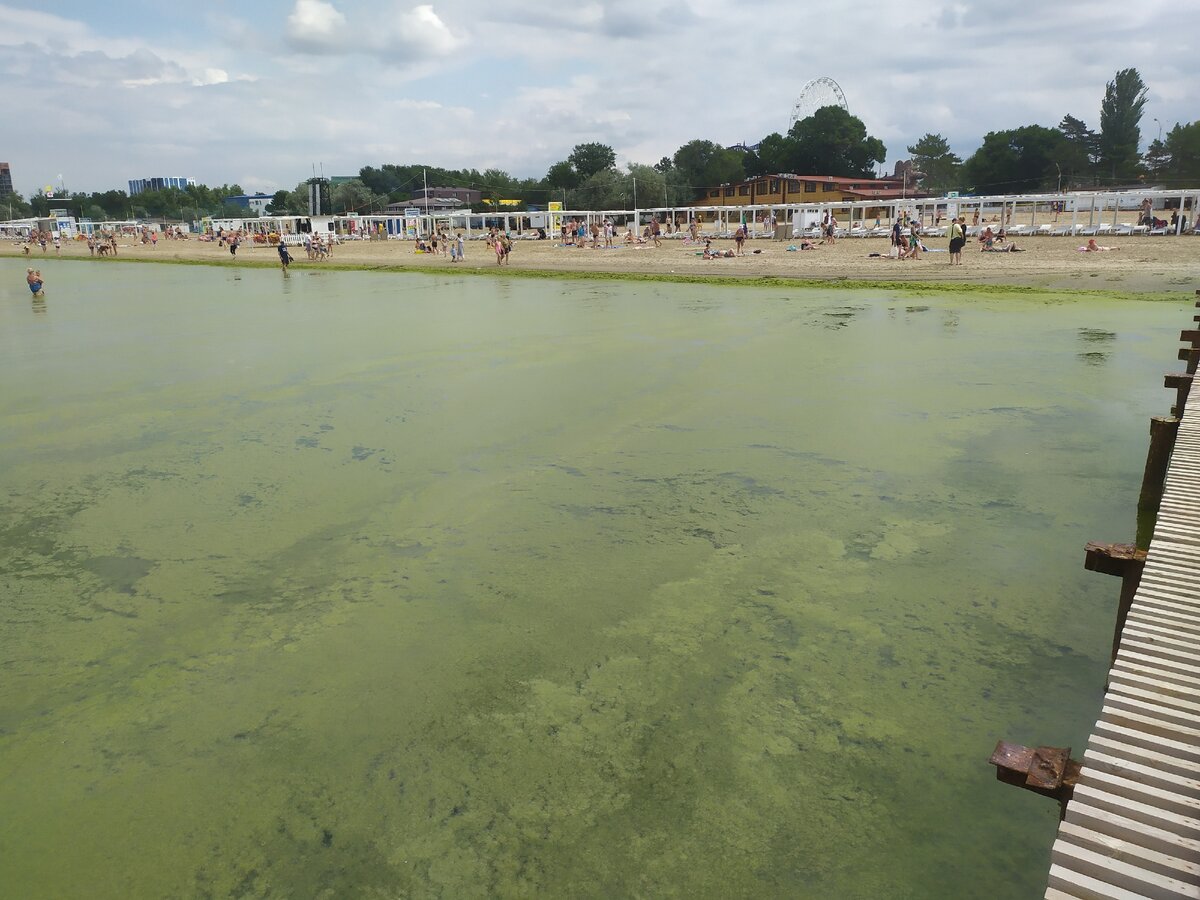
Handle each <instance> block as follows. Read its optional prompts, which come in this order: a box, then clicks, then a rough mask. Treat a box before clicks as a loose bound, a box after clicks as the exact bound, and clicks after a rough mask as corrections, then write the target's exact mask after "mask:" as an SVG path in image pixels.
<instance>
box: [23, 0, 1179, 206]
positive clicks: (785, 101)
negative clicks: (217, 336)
mask: <svg viewBox="0 0 1200 900" xmlns="http://www.w3.org/2000/svg"><path fill="white" fill-rule="evenodd" d="M1194 2H1195V0H1185V2H1180V0H1172V2H1166V0H1135V2H1132V3H1131V2H1128V0H1122V2H1115V0H1089V2H1079V3H1077V2H1066V0H1040V2H1024V0H1009V2H1003V0H996V2H976V0H969V2H967V0H963V2H943V0H922V2H921V3H916V4H913V3H895V2H892V3H875V2H870V0H859V2H853V3H851V2H847V0H839V2H833V0H807V2H799V0H733V2H730V0H494V2H479V0H433V2H432V3H423V2H418V3H413V2H411V0H277V2H257V3H252V2H236V3H234V2H226V0H203V2H193V0H169V2H168V0H153V2H151V0H117V2H112V0H88V2H76V0H63V2H58V3H45V2H37V3H27V2H8V3H4V2H2V0H0V23H2V25H0V76H2V78H3V86H2V90H0V116H2V117H3V121H4V122H5V128H4V133H3V136H2V137H0V160H5V161H8V162H10V163H11V164H12V169H13V180H14V184H15V187H16V188H17V189H18V190H19V191H21V192H22V193H23V194H25V195H26V196H28V195H29V194H30V193H31V192H32V191H33V190H35V189H37V188H40V187H41V186H43V185H47V184H55V185H57V184H58V183H59V179H60V176H61V179H62V182H63V183H64V184H65V185H66V187H67V188H68V189H69V190H80V191H95V190H107V189H109V188H114V187H116V188H122V189H124V188H126V187H127V182H128V181H129V179H131V178H145V177H151V176H167V175H183V176H190V177H194V178H196V179H198V180H199V181H201V182H202V183H206V184H210V185H220V184H233V183H237V184H240V185H242V187H243V188H245V189H246V190H250V191H254V190H261V191H266V192H272V191H275V190H277V189H279V188H288V189H290V188H292V187H294V186H295V185H296V184H297V182H299V181H301V180H303V179H304V178H307V177H308V176H309V175H311V174H312V172H313V167H314V166H316V167H318V168H319V169H323V171H324V173H325V174H327V175H342V174H354V173H356V172H357V171H358V170H359V169H360V168H361V167H362V166H364V165H376V166H377V165H380V164H382V163H386V162H395V163H425V164H431V165H441V166H445V167H447V168H478V169H480V170H482V169H486V168H500V169H504V170H505V171H508V172H510V173H511V174H513V175H516V176H520V177H525V176H533V177H541V176H542V175H544V174H545V173H546V170H547V168H548V167H549V166H550V165H551V164H552V163H554V162H556V161H558V160H561V159H564V158H565V157H566V156H567V155H568V154H569V153H570V151H571V148H572V147H573V146H574V145H575V144H577V143H581V142H587V141H600V142H602V143H605V144H608V145H610V146H612V147H613V148H614V149H615V150H616V152H617V157H618V162H619V163H621V164H624V163H626V162H640V163H647V164H652V163H654V162H657V161H658V160H659V159H660V158H662V157H663V156H669V155H671V154H673V153H674V152H675V150H676V149H677V148H678V147H679V146H680V145H681V144H683V143H686V142H687V141H689V140H692V139H693V138H705V139H708V140H713V141H716V142H718V143H721V144H732V143H736V142H738V141H746V142H753V141H755V140H757V139H759V138H761V137H762V136H764V135H766V134H769V133H771V132H773V131H779V132H784V131H786V130H787V128H788V125H789V119H790V116H791V111H792V107H793V104H794V103H795V102H796V100H797V98H798V96H799V94H800V92H801V88H802V87H803V86H804V85H805V83H806V82H808V81H809V80H810V79H814V78H817V77H820V76H827V77H831V78H833V79H835V80H836V81H837V82H838V83H839V84H840V85H841V88H842V90H843V91H844V93H845V96H846V98H847V101H848V104H849V109H850V111H851V113H853V114H854V115H856V116H858V117H859V118H860V119H862V120H863V122H864V123H865V124H866V126H867V130H868V133H870V134H873V135H875V136H876V137H878V138H880V139H881V140H882V141H883V142H884V143H885V144H886V145H887V148H888V162H887V167H888V170H889V171H890V170H891V166H892V164H893V163H894V161H895V160H897V159H902V158H904V157H905V156H906V155H907V154H906V152H905V147H906V145H908V144H910V143H912V142H913V141H915V140H916V139H917V138H919V137H920V136H921V135H923V134H925V133H927V132H934V133H940V134H942V135H944V136H945V137H946V138H947V139H948V140H949V141H950V144H951V146H952V147H953V148H954V149H955V150H956V151H957V152H959V153H960V154H962V155H964V156H965V155H968V154H970V153H971V152H972V151H973V150H974V149H975V148H976V147H977V146H978V145H979V143H980V141H981V139H982V137H983V135H984V134H985V133H987V132H988V131H995V130H1001V129H1005V128H1012V127H1017V126H1020V125H1026V124H1034V123H1036V124H1041V125H1047V126H1054V125H1057V124H1058V122H1059V121H1060V120H1061V118H1062V116H1063V115H1064V114H1065V113H1070V114H1072V115H1074V116H1076V117H1078V118H1081V119H1083V120H1084V121H1086V122H1087V123H1088V124H1089V125H1091V126H1092V127H1093V128H1096V129H1098V128H1099V124H1100V122H1099V118H1100V112H1099V110H1100V100H1101V98H1102V97H1103V94H1104V86H1105V82H1107V81H1108V80H1110V79H1111V78H1112V76H1113V74H1114V73H1115V72H1116V71H1117V70H1118V69H1120V68H1125V67H1128V66H1134V67H1137V68H1138V70H1139V71H1140V72H1141V74H1142V78H1143V79H1144V80H1145V82H1146V84H1147V86H1148V87H1149V89H1150V95H1149V103H1148V104H1147V106H1146V111H1145V116H1144V118H1143V121H1142V131H1143V146H1144V145H1145V143H1146V142H1147V141H1148V140H1150V139H1153V138H1154V137H1155V136H1156V135H1157V133H1158V124H1157V123H1156V122H1155V121H1154V120H1155V119H1158V120H1159V122H1161V123H1162V127H1163V129H1164V131H1165V130H1169V129H1170V127H1171V126H1172V125H1173V124H1174V123H1176V122H1189V121H1193V120H1195V119H1198V118H1200V91H1197V90H1196V88H1195V85H1196V83H1197V78H1198V77H1200V76H1198V75H1197V68H1198V66H1200V16H1197V15H1196V13H1197V12H1198V11H1200V10H1198V9H1197V8H1196V7H1195V6H1193V5H1192V4H1193V3H1194ZM1189 7H1190V9H1189Z"/></svg>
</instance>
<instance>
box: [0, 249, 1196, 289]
mask: <svg viewBox="0 0 1200 900" xmlns="http://www.w3.org/2000/svg"><path fill="white" fill-rule="evenodd" d="M796 243H798V242H796ZM1082 243H1083V240H1081V239H1079V238H1060V237H1031V238H1019V239H1018V245H1019V246H1020V247H1022V248H1023V249H1024V250H1025V252H1024V253H980V252H978V245H977V244H975V243H974V242H972V243H971V244H970V245H968V247H967V249H966V251H965V252H964V254H963V260H964V262H963V265H962V266H961V267H951V266H950V265H949V254H948V253H944V252H934V253H928V254H924V255H923V256H922V258H921V259H919V260H892V259H889V258H887V252H888V249H889V243H888V241H887V239H886V238H844V239H842V240H840V241H838V243H837V244H836V245H835V246H832V247H826V246H822V247H819V248H818V249H815V250H808V251H793V252H789V251H788V250H787V247H788V246H789V244H788V243H781V242H777V241H770V240H755V241H750V242H748V243H747V249H746V251H745V255H744V256H741V257H736V258H733V259H711V260H706V259H702V258H701V257H700V255H699V248H698V247H695V246H693V245H690V244H684V243H683V242H682V241H680V240H678V239H674V240H664V241H663V244H662V247H660V248H654V247H652V246H647V247H640V246H639V247H620V248H617V249H611V250H605V249H600V250H593V249H590V248H588V249H580V248H576V247H564V246H561V245H559V244H558V242H556V241H549V240H547V241H517V242H516V243H515V245H514V249H513V252H512V256H511V258H510V265H509V266H506V267H505V268H508V269H511V271H512V272H513V273H514V274H518V273H521V274H530V273H535V272H536V273H603V274H616V275H634V276H651V277H653V276H665V277H671V276H675V277H699V278H704V279H713V280H719V279H725V278H731V279H746V278H784V279H798V280H806V281H807V280H814V281H853V282H863V281H866V282H881V283H882V282H888V283H891V282H901V283H913V284H914V286H916V285H919V284H922V283H935V282H937V283H945V284H963V285H968V284H973V285H992V286H1003V285H1011V286H1018V287H1038V288H1046V289H1051V290H1101V291H1113V292H1119V293H1138V294H1142V293H1177V292H1188V293H1190V292H1191V291H1192V290H1193V289H1195V288H1200V237H1191V236H1184V237H1144V236H1137V237H1107V238H1104V239H1103V241H1102V243H1103V244H1105V245H1107V246H1110V247H1113V248H1115V249H1113V250H1112V251H1110V252H1106V253H1080V252H1079V251H1078V250H1077V248H1078V247H1079V246H1080V245H1081V244H1082ZM946 244H947V241H946V239H944V238H933V239H930V240H929V241H928V245H929V246H930V247H936V248H938V249H939V250H940V249H943V248H944V247H945V246H946ZM714 245H715V246H719V247H720V248H722V249H725V248H729V249H732V248H733V242H732V241H717V242H714ZM118 246H119V255H118V256H117V257H115V259H116V260H118V261H120V260H130V259H135V260H156V261H162V262H170V261H180V262H206V263H212V264H214V265H247V264H249V265H278V257H277V255H276V252H275V250H274V248H271V247H268V246H266V245H254V244H251V243H244V244H243V245H242V246H241V247H240V248H239V250H238V254H237V257H236V258H233V257H231V256H230V254H229V252H228V250H226V249H224V248H221V247H218V245H217V244H215V243H208V242H201V241H198V240H196V239H194V238H193V239H191V240H187V241H167V240H160V241H159V242H158V246H157V247H151V246H150V245H142V244H134V243H132V239H129V238H126V239H125V240H124V241H123V242H122V241H118ZM871 254H880V256H871ZM23 255H24V254H23V250H22V246H21V244H19V243H18V244H13V243H11V242H6V243H4V244H3V245H2V246H0V256H23ZM61 256H62V257H70V258H87V257H88V250H87V246H86V245H85V244H84V243H83V242H79V241H72V242H68V243H67V244H65V245H64V246H63V249H62V252H61ZM293 256H295V257H297V260H296V263H297V267H299V268H309V267H312V268H330V269H336V268H345V267H350V268H375V267H386V268H389V269H393V268H394V269H397V270H408V269H411V270H417V271H431V270H432V271H442V272H452V271H460V270H469V271H483V270H496V269H497V266H496V257H495V254H494V253H493V252H492V251H491V250H490V249H489V248H488V247H487V246H486V245H485V244H484V243H483V242H482V241H470V242H468V243H467V249H466V260H465V261H464V262H461V263H455V264H452V263H451V262H450V258H449V257H448V256H432V255H428V254H422V253H415V252H414V251H413V245H412V243H411V242H409V241H348V242H345V243H342V244H340V245H338V247H337V249H336V251H335V254H334V256H333V258H331V259H328V260H323V261H319V262H309V261H308V260H306V259H304V257H303V251H299V252H297V251H296V250H293ZM54 257H55V252H54V248H53V247H50V248H49V250H48V251H47V252H46V253H43V252H42V251H41V250H40V249H39V248H38V247H36V246H35V247H33V248H31V251H30V256H29V260H30V263H29V264H30V265H32V266H34V267H36V266H37V265H38V261H39V260H41V259H53V258H54ZM111 259H112V257H105V258H97V259H96V260H95V262H96V263H97V264H99V265H103V264H105V263H107V262H109V261H110V260H111Z"/></svg>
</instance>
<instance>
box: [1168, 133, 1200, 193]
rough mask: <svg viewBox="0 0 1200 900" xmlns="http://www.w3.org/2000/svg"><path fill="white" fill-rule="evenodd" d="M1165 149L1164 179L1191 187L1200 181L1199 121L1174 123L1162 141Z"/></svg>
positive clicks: (1173, 183) (1174, 183)
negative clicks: (1181, 123)
mask: <svg viewBox="0 0 1200 900" xmlns="http://www.w3.org/2000/svg"><path fill="white" fill-rule="evenodd" d="M1164 143H1165V144H1166V151H1167V163H1166V170H1165V180H1167V181H1168V182H1169V183H1170V184H1172V185H1179V186H1181V187H1185V186H1186V187H1191V186H1193V185H1195V184H1196V182H1197V181H1200V121H1197V122H1189V123H1188V124H1186V125H1180V124H1179V123H1178V122H1176V123H1175V127H1174V128H1172V129H1171V130H1170V131H1169V132H1167V139H1166V141H1165V142H1164Z"/></svg>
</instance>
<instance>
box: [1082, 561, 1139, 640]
mask: <svg viewBox="0 0 1200 900" xmlns="http://www.w3.org/2000/svg"><path fill="white" fill-rule="evenodd" d="M1084 552H1085V554H1086V555H1085V557H1084V560H1083V567H1084V568H1085V569H1087V570H1088V571H1089V572H1101V573H1103V574H1105V575H1116V576H1118V577H1119V578H1120V579H1121V599H1120V600H1119V601H1118V603H1117V621H1116V624H1115V625H1114V626H1113V643H1112V659H1113V660H1114V661H1115V660H1116V658H1117V650H1118V649H1119V648H1120V646H1121V634H1122V633H1123V632H1124V631H1125V620H1126V619H1127V618H1129V608H1130V607H1131V606H1132V605H1133V597H1134V594H1136V593H1137V589H1138V585H1139V584H1141V583H1142V570H1143V569H1145V568H1146V551H1145V550H1144V549H1142V548H1140V547H1136V546H1134V545H1133V544H1101V543H1100V542H1099V541H1089V542H1088V545H1087V547H1085V548H1084Z"/></svg>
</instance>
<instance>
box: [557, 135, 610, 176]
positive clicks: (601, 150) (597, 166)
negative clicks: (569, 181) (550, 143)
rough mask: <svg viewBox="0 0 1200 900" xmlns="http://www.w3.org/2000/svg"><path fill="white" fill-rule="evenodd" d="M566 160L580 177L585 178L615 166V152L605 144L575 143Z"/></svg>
mask: <svg viewBox="0 0 1200 900" xmlns="http://www.w3.org/2000/svg"><path fill="white" fill-rule="evenodd" d="M567 162H569V163H570V164H571V167H572V168H573V169H574V170H575V171H576V173H578V175H579V177H580V178H581V179H586V178H591V177H592V176H593V175H595V174H596V173H597V172H603V171H604V170H605V169H611V168H612V167H613V166H615V165H616V164H617V154H616V153H615V152H614V151H613V148H612V147H609V146H608V145H607V144H597V143H591V144H576V145H575V149H573V150H572V151H571V155H570V156H568V157H567Z"/></svg>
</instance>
